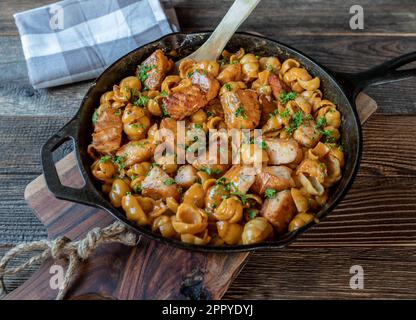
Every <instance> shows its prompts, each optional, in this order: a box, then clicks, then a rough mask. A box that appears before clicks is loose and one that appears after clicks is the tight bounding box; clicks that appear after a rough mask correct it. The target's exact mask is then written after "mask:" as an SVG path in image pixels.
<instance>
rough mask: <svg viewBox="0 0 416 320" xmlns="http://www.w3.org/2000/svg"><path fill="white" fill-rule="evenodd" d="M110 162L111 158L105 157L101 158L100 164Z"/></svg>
mask: <svg viewBox="0 0 416 320" xmlns="http://www.w3.org/2000/svg"><path fill="white" fill-rule="evenodd" d="M108 160H110V156H103V157H101V159H100V162H101V163H107V162H108Z"/></svg>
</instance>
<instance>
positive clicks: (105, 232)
mask: <svg viewBox="0 0 416 320" xmlns="http://www.w3.org/2000/svg"><path fill="white" fill-rule="evenodd" d="M137 240H138V239H137V236H136V234H134V233H132V232H130V231H128V229H127V228H126V226H125V225H124V224H122V223H121V222H118V221H117V222H114V223H113V224H111V225H109V226H107V227H105V228H94V229H92V230H90V231H89V232H88V233H87V234H86V236H85V238H83V239H81V240H78V241H71V240H70V239H68V238H66V237H59V238H56V239H54V240H47V239H45V240H40V241H34V242H29V243H21V244H19V245H17V246H15V247H14V248H12V249H10V250H9V251H8V252H7V253H6V254H5V255H4V256H3V258H2V259H1V260H0V296H1V295H2V294H6V293H7V292H6V289H5V286H4V282H3V278H4V276H6V275H13V274H16V273H18V272H20V271H21V270H23V269H25V268H27V267H28V266H30V265H32V264H34V263H42V262H44V261H46V260H47V259H48V258H50V257H52V258H53V259H55V260H58V259H66V260H67V261H68V266H67V269H66V272H65V276H64V281H63V283H62V285H61V286H60V288H59V291H58V294H57V296H56V300H62V299H63V298H64V297H65V295H66V293H67V291H68V289H69V288H70V285H71V283H72V281H73V279H74V278H75V275H76V271H77V269H78V268H77V267H78V265H79V263H80V261H84V260H86V259H88V257H89V256H90V255H91V254H92V253H93V252H94V251H95V249H96V248H97V247H98V246H100V245H101V244H104V243H121V244H124V245H126V246H134V245H136V244H137ZM32 251H42V252H41V253H39V254H37V255H35V256H33V257H31V258H29V259H28V260H27V261H25V262H23V263H22V264H20V265H18V266H16V267H11V268H7V265H8V263H9V262H10V261H12V260H13V259H14V258H15V257H16V256H18V255H20V254H22V253H25V252H32Z"/></svg>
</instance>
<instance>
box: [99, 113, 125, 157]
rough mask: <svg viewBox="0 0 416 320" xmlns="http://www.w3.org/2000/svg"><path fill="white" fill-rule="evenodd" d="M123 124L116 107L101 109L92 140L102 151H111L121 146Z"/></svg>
mask: <svg viewBox="0 0 416 320" xmlns="http://www.w3.org/2000/svg"><path fill="white" fill-rule="evenodd" d="M122 131H123V124H122V122H121V117H120V115H118V114H117V109H115V108H111V107H108V108H105V109H104V110H102V111H100V113H99V115H98V119H97V122H96V123H95V127H94V133H93V134H92V141H93V146H94V148H95V149H96V150H97V151H98V152H101V153H111V152H113V151H116V150H117V149H118V148H120V144H121V134H122Z"/></svg>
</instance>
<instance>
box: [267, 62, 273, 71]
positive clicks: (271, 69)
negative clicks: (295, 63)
mask: <svg viewBox="0 0 416 320" xmlns="http://www.w3.org/2000/svg"><path fill="white" fill-rule="evenodd" d="M266 70H268V71H270V72H273V66H272V65H271V64H270V63H267V64H266Z"/></svg>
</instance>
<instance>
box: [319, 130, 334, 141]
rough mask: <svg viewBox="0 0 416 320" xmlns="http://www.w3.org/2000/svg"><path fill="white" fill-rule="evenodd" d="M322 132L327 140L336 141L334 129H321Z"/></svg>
mask: <svg viewBox="0 0 416 320" xmlns="http://www.w3.org/2000/svg"><path fill="white" fill-rule="evenodd" d="M320 133H321V134H322V136H324V137H325V142H334V141H335V138H334V136H332V130H329V129H328V130H321V131H320Z"/></svg>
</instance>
